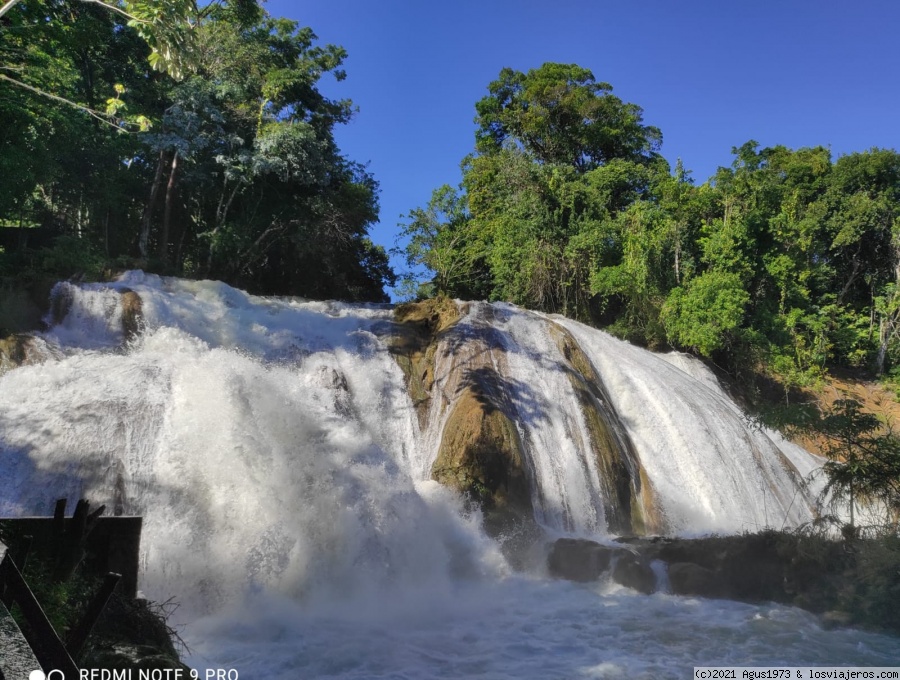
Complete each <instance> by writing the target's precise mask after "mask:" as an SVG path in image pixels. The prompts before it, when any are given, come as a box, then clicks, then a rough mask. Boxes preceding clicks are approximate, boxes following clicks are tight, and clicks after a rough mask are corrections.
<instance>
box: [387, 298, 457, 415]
mask: <svg viewBox="0 0 900 680" xmlns="http://www.w3.org/2000/svg"><path fill="white" fill-rule="evenodd" d="M458 320H459V309H458V308H457V306H456V303H455V302H453V300H450V299H449V298H433V299H430V300H425V301H423V302H407V303H404V304H401V305H397V307H396V308H395V309H394V321H395V326H394V329H393V333H392V335H391V338H390V340H389V342H388V350H389V351H390V353H391V355H392V356H393V357H394V360H395V361H396V362H397V364H398V365H399V366H400V368H401V370H402V371H403V375H404V377H405V378H406V388H407V390H408V392H409V395H410V398H411V399H412V402H413V404H414V405H415V406H416V411H417V414H418V417H419V424H420V425H422V426H424V424H425V420H426V417H427V413H428V404H429V400H430V399H431V387H432V385H433V384H434V352H435V348H436V347H437V343H438V341H439V339H440V337H441V335H442V334H443V333H444V332H446V331H447V330H448V329H449V328H450V327H451V326H453V324H455V323H456V322H457V321H458Z"/></svg>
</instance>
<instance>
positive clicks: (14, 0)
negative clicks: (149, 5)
mask: <svg viewBox="0 0 900 680" xmlns="http://www.w3.org/2000/svg"><path fill="white" fill-rule="evenodd" d="M19 2H20V0H9V2H7V3H6V4H5V5H3V6H2V7H0V17H2V16H3V15H4V14H6V13H7V12H8V11H9V10H11V9H12V8H13V7H15V6H16V5H18V4H19ZM81 2H84V3H88V4H94V5H100V6H101V7H105V8H106V9H109V10H112V11H113V12H118V13H119V14H121V15H122V16H123V17H126V18H128V19H129V20H131V21H137V22H139V23H142V24H146V23H148V22H147V21H145V20H144V19H138V18H137V17H136V16H133V15H131V14H129V13H128V12H126V11H125V10H124V9H121V8H120V7H116V6H115V5H107V4H106V3H105V2H103V1H102V0H81Z"/></svg>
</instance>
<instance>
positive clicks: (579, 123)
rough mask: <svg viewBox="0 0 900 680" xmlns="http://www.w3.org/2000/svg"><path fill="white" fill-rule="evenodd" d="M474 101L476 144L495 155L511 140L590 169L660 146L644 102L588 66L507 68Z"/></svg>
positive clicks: (541, 157) (556, 161) (552, 160)
mask: <svg viewBox="0 0 900 680" xmlns="http://www.w3.org/2000/svg"><path fill="white" fill-rule="evenodd" d="M488 92H490V94H489V95H488V96H487V97H485V98H484V99H482V100H481V101H479V102H478V103H477V104H476V105H475V110H476V111H477V113H478V115H477V117H476V119H475V120H476V123H478V125H479V130H478V132H477V133H476V147H477V149H478V151H479V152H481V153H483V154H493V153H497V152H498V151H500V149H502V148H503V147H504V145H505V144H506V143H507V141H508V140H512V141H514V142H515V143H517V144H520V145H522V147H523V148H524V149H525V150H527V151H528V152H529V153H530V154H532V155H533V156H534V157H535V158H536V159H537V160H538V161H540V162H542V163H548V164H553V165H571V166H573V167H575V168H577V169H578V170H579V171H586V170H589V169H591V168H594V167H597V166H599V165H602V164H604V163H607V162H609V161H611V160H612V159H614V158H625V159H644V158H648V157H649V156H650V155H652V154H654V153H655V152H656V150H657V149H658V148H659V144H660V141H661V139H662V135H661V133H660V132H659V130H658V129H656V128H654V127H649V126H645V125H643V124H642V123H643V111H642V110H641V108H640V107H639V106H636V105H634V104H626V103H624V102H622V100H620V99H619V98H618V97H616V96H614V95H613V94H612V86H610V85H609V84H608V83H598V82H597V81H596V80H595V79H594V75H593V74H592V73H591V72H590V71H589V70H587V69H584V68H581V67H579V66H577V65H575V64H554V63H546V64H544V65H543V66H541V67H540V68H538V69H532V70H531V71H528V73H521V72H519V71H514V70H513V69H509V68H505V69H503V70H502V71H501V72H500V77H499V78H498V79H497V80H495V81H494V82H492V83H491V84H490V85H488Z"/></svg>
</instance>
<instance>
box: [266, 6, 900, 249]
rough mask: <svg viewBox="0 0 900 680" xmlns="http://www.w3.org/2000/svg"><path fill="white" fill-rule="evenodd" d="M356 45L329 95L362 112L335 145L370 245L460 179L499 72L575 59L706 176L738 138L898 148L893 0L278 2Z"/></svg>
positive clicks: (899, 88)
mask: <svg viewBox="0 0 900 680" xmlns="http://www.w3.org/2000/svg"><path fill="white" fill-rule="evenodd" d="M266 8H267V10H268V11H269V13H270V14H272V15H274V16H284V17H289V18H291V19H295V20H297V21H299V22H300V23H301V24H302V25H306V26H311V27H312V29H313V30H314V31H315V33H316V34H317V35H318V36H319V39H320V42H322V43H334V44H338V45H342V46H343V47H345V48H346V49H347V51H348V58H347V60H346V62H345V67H346V70H347V74H348V76H347V79H346V80H345V81H343V82H342V83H335V82H334V80H333V79H331V78H327V79H326V81H324V82H323V84H322V89H323V91H324V92H326V94H328V95H329V96H333V97H348V98H350V99H352V100H353V101H354V103H355V104H356V105H357V106H358V107H359V113H358V114H357V116H356V117H355V118H354V120H353V121H352V122H351V123H349V124H348V125H346V126H342V127H341V128H340V129H339V130H338V131H337V135H336V136H337V140H338V144H339V145H340V147H341V149H342V151H343V152H344V153H345V154H346V155H347V156H348V157H349V158H351V159H353V160H356V161H360V162H367V163H369V169H370V171H371V172H372V173H373V175H374V176H375V178H376V179H377V180H378V181H379V183H380V185H381V196H380V201H381V222H380V224H379V225H376V226H375V227H374V228H373V230H372V238H373V240H374V241H375V242H376V243H380V244H382V245H384V246H385V247H388V248H390V247H392V246H393V245H394V242H395V238H396V234H397V223H398V222H399V221H400V216H401V214H404V213H407V212H408V211H409V210H410V209H411V208H413V207H416V206H420V205H424V204H425V203H426V202H427V201H428V198H429V196H430V194H431V191H432V189H434V188H435V187H437V186H439V185H441V184H444V183H449V184H454V185H455V184H457V183H458V182H459V180H460V171H459V162H460V161H461V160H462V158H463V157H464V156H465V155H466V154H467V153H469V152H471V151H472V149H473V146H474V130H475V126H474V124H473V118H474V115H475V109H474V106H475V102H476V101H478V100H479V99H480V98H481V97H483V96H484V95H485V94H486V93H487V85H488V83H489V82H490V81H492V80H494V79H495V78H496V77H497V75H498V74H499V72H500V69H501V68H503V67H505V66H509V67H512V68H514V69H518V70H521V71H527V70H528V69H531V68H536V67H538V66H540V65H541V64H543V63H544V62H547V61H557V62H563V63H576V64H578V65H580V66H583V67H585V68H588V69H590V70H591V71H593V73H594V76H595V77H596V78H597V80H600V81H606V82H608V83H610V84H611V85H612V86H613V91H614V94H616V95H617V96H619V97H620V98H622V99H623V100H624V101H628V102H632V103H635V104H637V105H639V106H641V107H642V108H643V109H644V121H645V123H647V124H651V125H655V126H657V127H659V128H660V129H661V130H662V133H663V146H662V153H663V155H664V156H665V157H666V158H667V159H668V160H669V161H670V163H672V165H673V166H674V163H675V159H676V158H681V159H682V160H683V161H684V164H685V167H687V168H688V169H689V170H691V171H692V172H693V177H694V179H695V181H697V182H698V183H701V182H703V181H705V180H706V179H708V178H709V176H710V175H712V174H713V173H714V172H715V170H716V168H717V167H719V166H721V165H730V163H731V159H732V157H731V148H732V147H733V146H739V145H741V144H743V143H744V142H746V141H747V140H749V139H756V140H757V141H759V142H760V143H761V144H762V145H763V146H771V145H775V144H783V145H785V146H788V147H791V148H799V147H803V146H816V145H820V144H821V145H824V146H829V147H830V148H831V150H832V153H833V155H834V157H837V156H839V155H841V154H844V153H850V152H853V151H863V150H865V149H868V148H871V147H873V146H877V147H885V148H893V149H897V148H898V147H900V128H898V123H900V1H898V0H856V1H855V2H853V1H851V0H815V1H813V0H795V1H792V0H718V1H702V2H701V1H696V2H695V1H693V0H668V1H664V0H655V1H649V0H648V1H643V2H637V1H634V2H628V1H625V0H619V1H616V2H613V1H608V2H606V1H599V0H595V1H593V2H588V1H587V0H584V1H578V2H575V1H573V0H557V1H556V2H552V3H551V2H547V1H537V0H518V1H515V0H481V1H480V2H475V1H472V0H462V1H459V2H443V3H438V2H433V1H430V2H429V1H427V0H421V1H418V2H412V1H411V0H410V1H400V0H378V1H377V2H376V1H373V0H319V1H318V2H315V3H307V2H303V3H300V2H291V1H288V0H270V1H269V2H268V3H267V4H266Z"/></svg>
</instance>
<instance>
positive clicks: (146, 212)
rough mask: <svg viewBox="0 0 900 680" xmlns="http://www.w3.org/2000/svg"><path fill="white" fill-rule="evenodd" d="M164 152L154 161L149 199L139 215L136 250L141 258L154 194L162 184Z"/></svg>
mask: <svg viewBox="0 0 900 680" xmlns="http://www.w3.org/2000/svg"><path fill="white" fill-rule="evenodd" d="M165 161H166V152H165V151H160V152H159V160H158V161H157V162H156V176H155V177H154V178H153V186H152V187H151V188H150V200H149V201H147V205H145V206H144V214H143V215H141V234H140V236H139V237H138V251H139V252H140V254H141V257H142V258H143V259H145V260H146V259H147V242H148V241H149V240H150V218H151V217H152V216H153V208H154V206H156V196H157V195H158V194H159V185H160V184H162V174H163V167H165V164H166V163H165Z"/></svg>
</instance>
